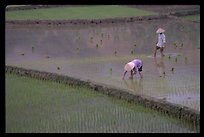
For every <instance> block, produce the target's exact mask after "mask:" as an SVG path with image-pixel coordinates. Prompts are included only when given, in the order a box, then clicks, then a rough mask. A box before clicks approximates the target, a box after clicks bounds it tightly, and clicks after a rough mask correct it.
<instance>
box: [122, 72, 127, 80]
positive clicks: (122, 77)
mask: <svg viewBox="0 0 204 137" xmlns="http://www.w3.org/2000/svg"><path fill="white" fill-rule="evenodd" d="M126 73H127V71H124V74H123V77H122V79H124V78H125V75H126Z"/></svg>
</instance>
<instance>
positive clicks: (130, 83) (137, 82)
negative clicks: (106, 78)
mask: <svg viewBox="0 0 204 137" xmlns="http://www.w3.org/2000/svg"><path fill="white" fill-rule="evenodd" d="M123 81H124V84H125V85H126V86H127V88H128V89H132V90H134V91H137V93H140V94H142V93H143V79H142V78H140V79H129V80H125V79H124V80H123Z"/></svg>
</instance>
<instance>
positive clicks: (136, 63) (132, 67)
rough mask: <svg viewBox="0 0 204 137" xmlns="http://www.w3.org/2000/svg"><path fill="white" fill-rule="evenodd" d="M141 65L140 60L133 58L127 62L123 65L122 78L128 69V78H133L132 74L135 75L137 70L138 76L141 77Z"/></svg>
mask: <svg viewBox="0 0 204 137" xmlns="http://www.w3.org/2000/svg"><path fill="white" fill-rule="evenodd" d="M142 67H143V62H142V60H139V59H134V60H132V61H130V62H128V63H127V64H126V65H125V67H124V69H125V71H124V74H123V77H122V79H124V78H125V75H126V73H127V72H128V71H129V72H130V79H133V75H136V74H137V72H139V74H140V78H142V77H143V76H142V73H141V72H142Z"/></svg>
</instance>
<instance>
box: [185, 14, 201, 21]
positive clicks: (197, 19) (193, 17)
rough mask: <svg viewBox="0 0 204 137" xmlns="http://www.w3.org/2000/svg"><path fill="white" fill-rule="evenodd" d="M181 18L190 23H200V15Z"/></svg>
mask: <svg viewBox="0 0 204 137" xmlns="http://www.w3.org/2000/svg"><path fill="white" fill-rule="evenodd" d="M182 18H183V19H187V20H190V21H200V14H196V15H189V16H184V17H182Z"/></svg>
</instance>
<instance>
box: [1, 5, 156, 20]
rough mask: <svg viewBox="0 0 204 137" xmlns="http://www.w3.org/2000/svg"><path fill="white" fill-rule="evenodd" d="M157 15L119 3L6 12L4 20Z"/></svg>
mask: <svg viewBox="0 0 204 137" xmlns="http://www.w3.org/2000/svg"><path fill="white" fill-rule="evenodd" d="M148 15H157V13H155V12H151V11H145V10H141V9H137V8H130V7H127V6H119V5H93V6H78V7H54V8H42V9H31V10H26V12H25V11H24V10H18V11H8V12H6V15H5V16H6V20H36V19H37V20H38V19H39V20H40V19H45V20H67V19H89V20H91V19H104V18H115V17H133V16H134V17H135V16H148Z"/></svg>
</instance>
